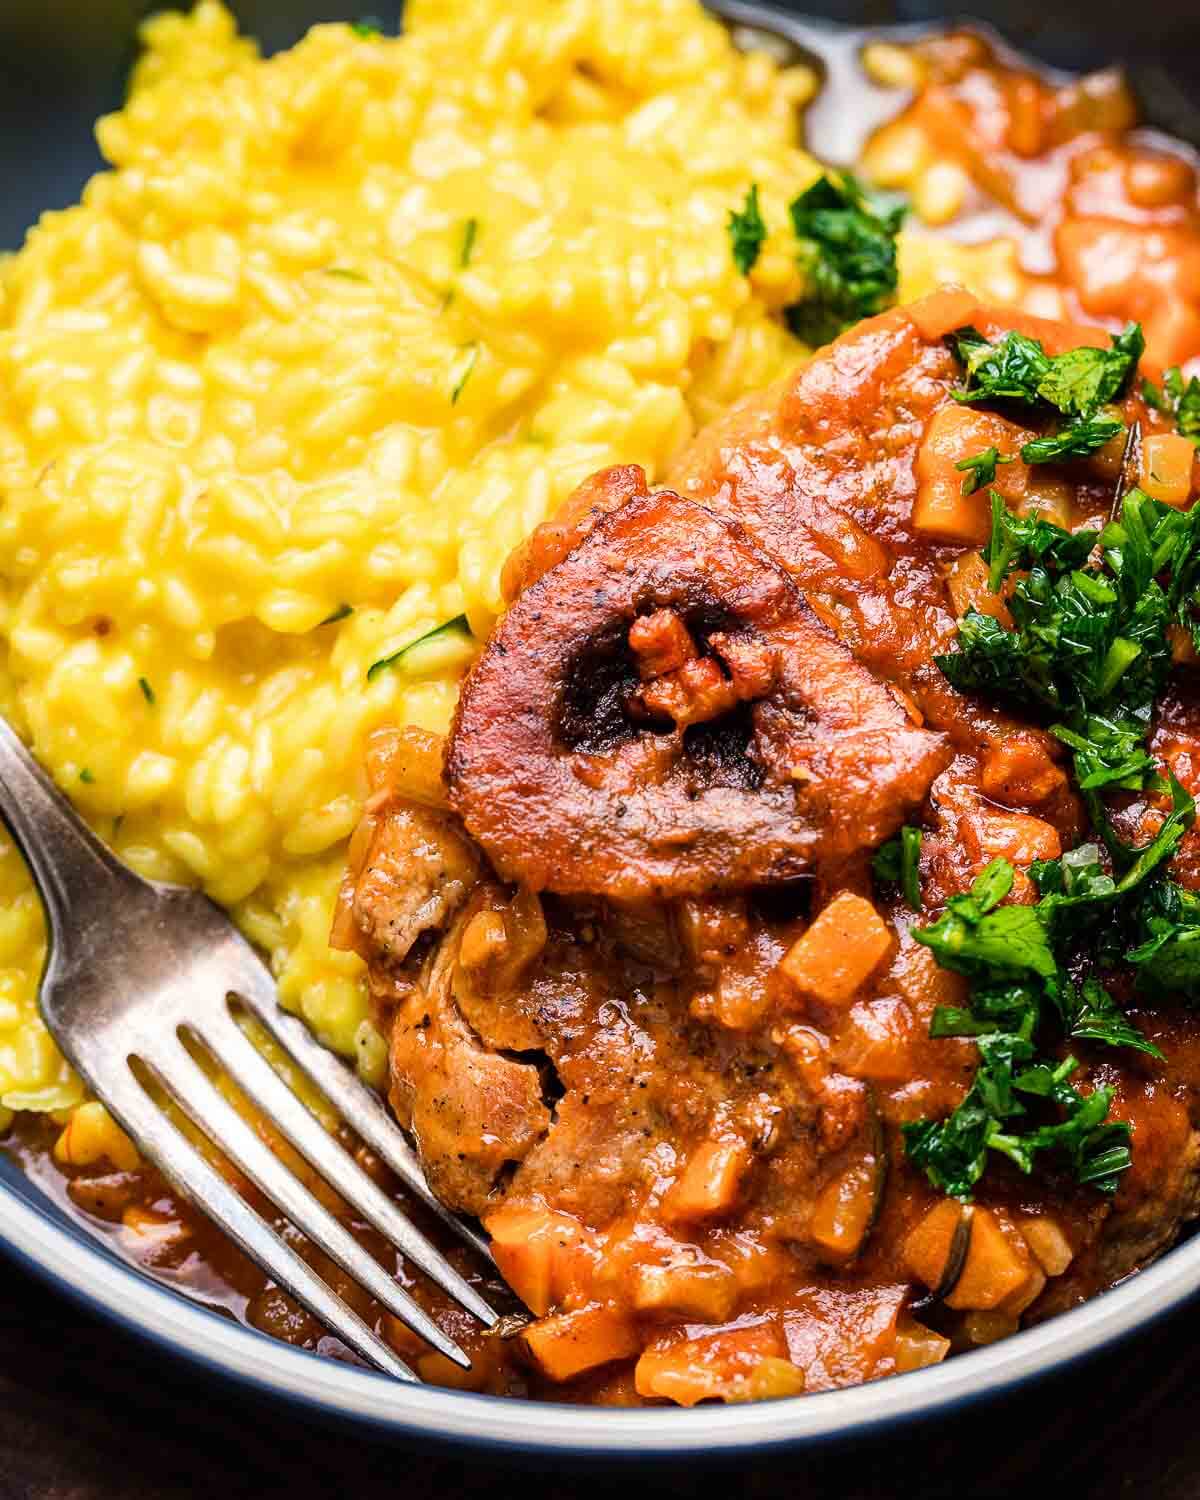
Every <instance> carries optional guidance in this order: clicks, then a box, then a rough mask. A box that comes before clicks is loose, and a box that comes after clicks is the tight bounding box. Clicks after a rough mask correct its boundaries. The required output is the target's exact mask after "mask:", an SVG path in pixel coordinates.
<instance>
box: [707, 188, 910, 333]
mask: <svg viewBox="0 0 1200 1500" xmlns="http://www.w3.org/2000/svg"><path fill="white" fill-rule="evenodd" d="M905 211H906V208H905V204H904V202H903V200H901V199H900V198H899V197H897V196H896V195H893V194H885V193H879V192H875V191H874V190H872V189H871V188H868V187H867V186H866V185H865V184H864V183H862V182H860V181H859V179H858V178H857V177H855V176H854V175H853V174H852V173H850V172H838V173H836V174H826V175H825V176H824V177H821V178H818V180H817V181H816V182H814V183H813V184H812V186H811V187H809V188H807V189H806V190H805V191H804V192H803V193H801V194H800V195H799V196H798V197H796V198H793V199H792V201H791V203H790V204H789V205H788V213H789V216H790V218H791V221H792V230H793V233H794V234H795V237H796V263H797V265H798V266H799V268H800V270H801V272H802V273H803V276H804V281H805V291H804V295H803V296H802V297H800V298H799V299H798V300H797V301H795V302H793V303H791V304H790V305H789V306H787V307H785V308H784V310H783V313H784V319H785V321H786V322H787V325H788V327H789V328H790V329H791V331H792V333H793V334H795V336H796V337H797V338H798V339H802V340H803V341H804V342H805V343H807V344H813V345H816V344H824V343H827V342H828V341H829V340H830V339H833V338H836V337H837V335H838V334H839V333H841V331H842V330H843V329H844V328H848V327H849V326H850V325H851V324H853V323H857V322H858V321H859V320H860V319H861V318H869V317H871V316H873V315H874V314H875V313H880V312H883V310H884V309H885V308H887V307H890V306H891V305H892V304H893V303H894V302H895V300H896V286H897V282H898V279H899V278H898V273H897V269H896V236H897V234H898V233H899V231H900V225H901V223H902V221H903V219H904V214H905ZM726 231H727V233H728V235H729V249H730V254H731V255H732V257H733V263H734V265H735V266H736V267H737V269H738V270H739V271H740V272H741V273H742V275H743V276H748V275H749V274H750V272H751V271H752V270H753V269H754V266H755V265H756V264H757V262H758V257H759V255H760V253H761V251H762V247H763V244H764V242H765V241H766V238H767V232H768V231H767V224H766V221H765V219H764V218H763V214H762V210H761V207H760V205H759V201H758V185H757V183H755V184H752V185H751V187H750V189H749V191H748V192H747V194H746V198H745V202H744V203H743V205H742V207H741V208H740V209H731V210H730V212H729V216H728V218H727V220H726Z"/></svg>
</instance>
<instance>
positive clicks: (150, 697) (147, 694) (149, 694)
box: [138, 677, 154, 708]
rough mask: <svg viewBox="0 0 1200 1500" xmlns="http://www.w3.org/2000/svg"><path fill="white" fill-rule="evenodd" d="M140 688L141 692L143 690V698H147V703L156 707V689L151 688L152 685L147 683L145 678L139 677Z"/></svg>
mask: <svg viewBox="0 0 1200 1500" xmlns="http://www.w3.org/2000/svg"><path fill="white" fill-rule="evenodd" d="M138 687H140V688H141V690H142V697H143V698H145V700H146V702H147V703H149V704H150V706H151V707H152V708H153V706H154V689H153V688H152V687H151V686H150V684H149V683H148V682H147V681H146V679H145V678H144V677H139V678H138Z"/></svg>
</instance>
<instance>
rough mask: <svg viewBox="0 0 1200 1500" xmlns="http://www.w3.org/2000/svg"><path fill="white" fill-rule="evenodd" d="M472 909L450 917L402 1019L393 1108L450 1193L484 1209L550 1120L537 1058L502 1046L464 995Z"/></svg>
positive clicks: (444, 1195)
mask: <svg viewBox="0 0 1200 1500" xmlns="http://www.w3.org/2000/svg"><path fill="white" fill-rule="evenodd" d="M465 925H466V918H465V917H459V919H458V920H457V921H456V922H455V923H454V924H453V925H452V926H451V927H450V929H449V931H448V932H447V933H446V935H445V939H444V941H443V942H442V943H441V945H440V946H439V948H438V950H437V951H436V953H435V954H434V955H433V956H432V957H431V959H430V961H429V963H428V964H427V966H426V969H425V971H424V973H423V974H422V976H421V978H420V980H419V981H418V982H417V983H416V984H415V985H413V986H412V987H411V989H410V990H409V991H408V994H407V996H406V998H405V999H404V1000H403V1001H402V1003H401V1005H400V1007H399V1009H398V1010H397V1011H396V1014H395V1019H394V1021H393V1023H392V1054H391V1055H392V1091H391V1101H392V1108H393V1109H394V1110H395V1112H396V1117H397V1119H398V1120H400V1122H401V1124H403V1125H405V1126H407V1127H408V1128H409V1129H410V1130H411V1131H412V1133H413V1138H414V1140H415V1141H416V1143H417V1148H418V1150H419V1151H420V1153H421V1161H422V1163H423V1165H424V1167H425V1172H426V1176H427V1177H428V1180H429V1185H430V1186H431V1187H432V1188H433V1190H434V1192H435V1193H437V1195H438V1197H439V1198H441V1200H442V1201H443V1202H444V1203H448V1204H450V1205H452V1206H453V1207H455V1208H460V1209H463V1210H464V1211H465V1212H467V1213H473V1214H481V1213H483V1211H484V1209H485V1208H486V1207H487V1205H488V1202H489V1198H490V1195H491V1193H492V1190H493V1188H494V1186H495V1184H496V1180H497V1178H498V1177H499V1175H500V1173H501V1172H502V1171H503V1170H504V1169H505V1168H506V1167H508V1166H509V1164H515V1163H516V1162H519V1161H520V1160H521V1159H522V1158H523V1157H524V1156H526V1155H527V1154H528V1152H529V1151H530V1149H531V1148H532V1147H533V1146H534V1145H535V1143H536V1142H537V1141H538V1140H539V1138H540V1137H541V1136H542V1135H544V1134H545V1132H546V1130H547V1128H548V1126H549V1124H550V1111H549V1110H548V1109H547V1107H546V1105H545V1103H544V1102H543V1099H542V1085H541V1078H540V1076H539V1073H538V1068H537V1065H536V1064H534V1063H528V1062H522V1061H519V1060H518V1059H517V1058H515V1057H513V1056H511V1055H508V1054H506V1053H504V1052H502V1051H499V1050H496V1048H495V1046H494V1040H493V1039H487V1040H485V1039H484V1038H481V1037H480V1036H479V1035H478V1033H476V1032H475V1031H474V1030H472V1028H471V1026H470V1025H469V1024H468V1023H467V1021H466V1020H465V1018H464V1017H463V1014H462V1011H461V1010H460V1008H459V1006H458V1003H457V1000H456V998H455V977H456V969H457V964H458V958H459V944H460V942H461V939H462V933H463V930H464V927H465Z"/></svg>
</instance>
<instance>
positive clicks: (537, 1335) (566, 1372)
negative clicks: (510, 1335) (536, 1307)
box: [521, 1303, 641, 1380]
mask: <svg viewBox="0 0 1200 1500" xmlns="http://www.w3.org/2000/svg"><path fill="white" fill-rule="evenodd" d="M521 1345H522V1347H523V1348H524V1350H525V1352H526V1353H527V1354H528V1355H529V1357H530V1358H531V1359H532V1360H533V1362H534V1364H536V1365H537V1367H538V1369H539V1370H540V1371H541V1372H542V1374H543V1375H545V1376H546V1377H547V1378H548V1379H550V1380H570V1379H571V1377H572V1376H573V1375H579V1374H581V1373H582V1372H583V1371H584V1370H594V1369H597V1368H598V1367H599V1366H600V1365H608V1364H612V1362H613V1361H614V1360H617V1359H632V1358H633V1356H634V1355H635V1354H636V1353H637V1352H638V1350H639V1349H640V1348H641V1339H640V1338H639V1336H638V1331H637V1328H636V1327H635V1325H634V1323H633V1321H632V1319H631V1318H630V1317H629V1315H628V1314H627V1313H624V1312H622V1311H621V1310H620V1309H619V1308H616V1307H612V1306H602V1305H601V1304H599V1303H593V1304H591V1305H590V1306H588V1307H579V1308H576V1309H575V1311H574V1312H566V1313H556V1314H555V1315H554V1316H553V1317H549V1318H541V1319H539V1320H538V1322H536V1323H531V1324H530V1325H529V1327H528V1328H526V1329H525V1330H524V1332H523V1333H522V1334H521Z"/></svg>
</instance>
